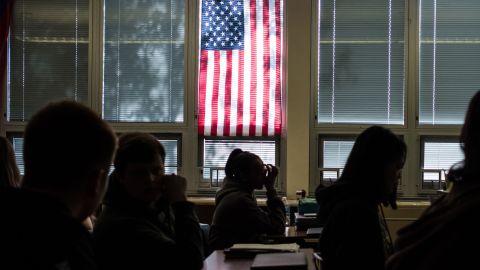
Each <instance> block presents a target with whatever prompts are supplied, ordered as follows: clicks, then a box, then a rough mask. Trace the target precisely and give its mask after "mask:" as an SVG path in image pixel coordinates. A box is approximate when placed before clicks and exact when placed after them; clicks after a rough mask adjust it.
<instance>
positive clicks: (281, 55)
mask: <svg viewBox="0 0 480 270" xmlns="http://www.w3.org/2000/svg"><path fill="white" fill-rule="evenodd" d="M279 1H280V54H279V55H280V78H279V80H280V89H279V91H280V93H279V94H280V108H277V109H278V110H279V112H278V113H279V114H280V123H283V120H284V119H285V118H284V116H283V114H282V110H281V108H285V107H286V106H284V105H285V103H284V102H285V101H284V99H283V78H284V77H283V0H279ZM282 129H283V127H282Z"/></svg>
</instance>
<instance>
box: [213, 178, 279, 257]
mask: <svg viewBox="0 0 480 270" xmlns="http://www.w3.org/2000/svg"><path fill="white" fill-rule="evenodd" d="M215 205H216V208H215V213H214V215H213V221H212V227H211V228H210V239H209V242H210V247H211V248H212V249H213V250H218V249H224V248H228V247H231V246H232V245H233V244H235V243H247V242H250V243H252V242H259V241H260V240H261V236H262V235H265V234H283V233H284V231H285V205H284V204H283V202H282V200H281V199H280V198H279V197H278V196H277V193H276V191H275V190H272V191H267V208H268V211H264V210H262V209H261V208H260V207H259V206H258V205H257V201H256V199H255V196H254V193H253V190H252V189H249V188H247V187H245V186H243V185H242V184H240V183H237V182H235V181H232V180H229V179H226V180H225V182H224V186H223V188H222V189H221V190H219V192H218V193H217V195H216V198H215Z"/></svg>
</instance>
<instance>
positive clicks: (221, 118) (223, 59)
mask: <svg viewBox="0 0 480 270" xmlns="http://www.w3.org/2000/svg"><path fill="white" fill-rule="evenodd" d="M226 77H227V52H226V51H225V50H221V51H220V76H219V79H218V80H219V82H218V117H217V121H218V122H217V136H223V135H224V134H223V126H224V125H225V80H226Z"/></svg>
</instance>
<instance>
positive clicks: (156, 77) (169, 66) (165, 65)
mask: <svg viewBox="0 0 480 270" xmlns="http://www.w3.org/2000/svg"><path fill="white" fill-rule="evenodd" d="M185 2H186V1H178V0H150V1H130V0H105V6H104V8H105V10H104V13H105V22H104V23H105V25H104V28H105V30H104V59H103V62H104V78H103V84H104V92H103V117H104V119H106V120H109V121H114V122H164V123H178V122H183V120H184V105H183V104H184V77H185V74H184V43H185Z"/></svg>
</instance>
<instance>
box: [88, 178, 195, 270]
mask: <svg viewBox="0 0 480 270" xmlns="http://www.w3.org/2000/svg"><path fill="white" fill-rule="evenodd" d="M94 243H95V248H96V252H97V257H98V265H99V267H100V268H101V269H186V270H187V269H200V268H201V267H202V265H203V242H202V231H201V229H200V225H199V222H198V219H197V216H196V215H195V212H194V204H193V203H191V202H177V203H173V204H170V203H169V202H167V201H165V200H158V201H157V202H156V203H155V205H154V206H147V205H145V203H143V202H140V201H138V200H135V199H133V198H131V197H130V196H129V195H128V193H127V192H126V191H125V189H124V187H123V186H122V185H120V183H119V182H118V179H117V178H116V177H115V173H113V174H112V175H111V177H110V184H109V187H108V191H107V194H106V196H105V199H104V209H103V212H102V214H101V216H100V217H99V218H98V221H97V224H96V225H95V228H94Z"/></svg>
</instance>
